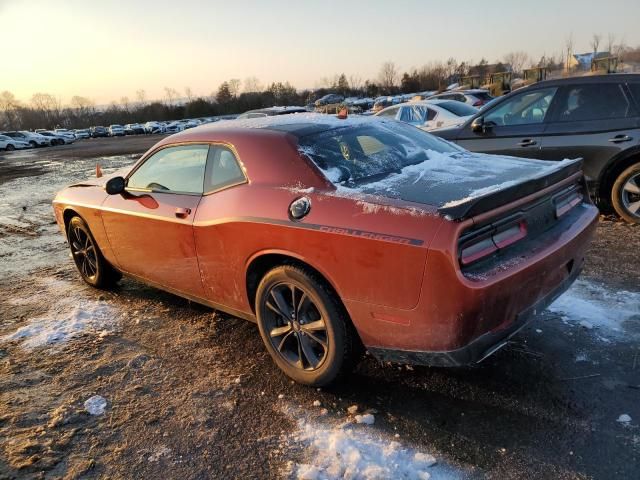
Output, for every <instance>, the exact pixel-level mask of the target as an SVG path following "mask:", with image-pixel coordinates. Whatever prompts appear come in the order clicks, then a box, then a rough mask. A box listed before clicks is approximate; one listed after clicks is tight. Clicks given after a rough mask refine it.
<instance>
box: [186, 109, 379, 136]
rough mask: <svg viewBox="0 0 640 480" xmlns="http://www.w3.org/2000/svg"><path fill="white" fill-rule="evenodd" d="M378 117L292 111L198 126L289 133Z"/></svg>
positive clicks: (376, 119) (371, 120) (318, 129)
mask: <svg viewBox="0 0 640 480" xmlns="http://www.w3.org/2000/svg"><path fill="white" fill-rule="evenodd" d="M384 121H389V120H384V119H380V118H373V117H371V116H360V115H350V116H348V117H347V118H344V119H342V118H338V117H337V116H336V115H329V114H324V113H292V114H290V115H277V116H271V117H259V118H242V119H236V120H227V121H224V122H216V123H212V124H207V125H206V126H201V127H198V128H199V129H200V131H202V130H205V129H206V130H222V129H237V128H264V129H271V130H281V131H286V132H291V133H296V132H300V131H301V130H312V131H320V130H329V129H332V128H339V127H346V126H352V125H361V124H367V123H369V124H370V123H373V122H384Z"/></svg>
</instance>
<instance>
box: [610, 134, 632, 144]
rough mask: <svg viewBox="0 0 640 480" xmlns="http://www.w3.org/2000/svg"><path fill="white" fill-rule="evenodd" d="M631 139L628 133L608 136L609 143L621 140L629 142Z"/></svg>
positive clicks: (620, 141)
mask: <svg viewBox="0 0 640 480" xmlns="http://www.w3.org/2000/svg"><path fill="white" fill-rule="evenodd" d="M631 140H633V138H631V137H630V136H629V135H616V136H615V137H613V138H610V139H609V141H610V142H611V143H622V142H630V141H631Z"/></svg>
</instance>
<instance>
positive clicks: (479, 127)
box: [471, 117, 495, 133]
mask: <svg viewBox="0 0 640 480" xmlns="http://www.w3.org/2000/svg"><path fill="white" fill-rule="evenodd" d="M494 125H495V123H493V122H485V121H484V117H477V118H474V119H473V122H471V131H472V132H474V133H489V132H490V131H491V129H492V128H493V126H494Z"/></svg>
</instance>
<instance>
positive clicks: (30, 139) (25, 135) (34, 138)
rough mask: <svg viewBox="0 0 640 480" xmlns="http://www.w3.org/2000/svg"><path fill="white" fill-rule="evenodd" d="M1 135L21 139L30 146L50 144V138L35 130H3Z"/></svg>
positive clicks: (46, 145)
mask: <svg viewBox="0 0 640 480" xmlns="http://www.w3.org/2000/svg"><path fill="white" fill-rule="evenodd" d="M3 135H6V136H7V137H11V138H15V139H16V140H21V141H23V142H26V143H28V144H29V145H31V146H32V147H34V148H35V147H48V146H49V145H51V139H50V138H48V137H45V136H44V135H40V134H39V133H35V132H28V131H26V130H20V131H13V132H4V134H3Z"/></svg>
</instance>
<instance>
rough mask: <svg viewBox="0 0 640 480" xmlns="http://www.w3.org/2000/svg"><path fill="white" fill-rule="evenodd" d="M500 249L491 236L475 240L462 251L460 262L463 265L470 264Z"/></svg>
mask: <svg viewBox="0 0 640 480" xmlns="http://www.w3.org/2000/svg"><path fill="white" fill-rule="evenodd" d="M497 251H498V247H496V244H495V243H493V239H492V238H491V236H488V237H486V238H483V239H482V240H477V241H473V242H472V243H470V244H468V245H467V246H465V247H464V248H463V249H462V250H461V251H460V262H461V263H462V264H463V265H469V264H470V263H473V262H475V261H477V260H480V259H481V258H484V257H488V256H489V255H491V254H492V253H494V252H497Z"/></svg>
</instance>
